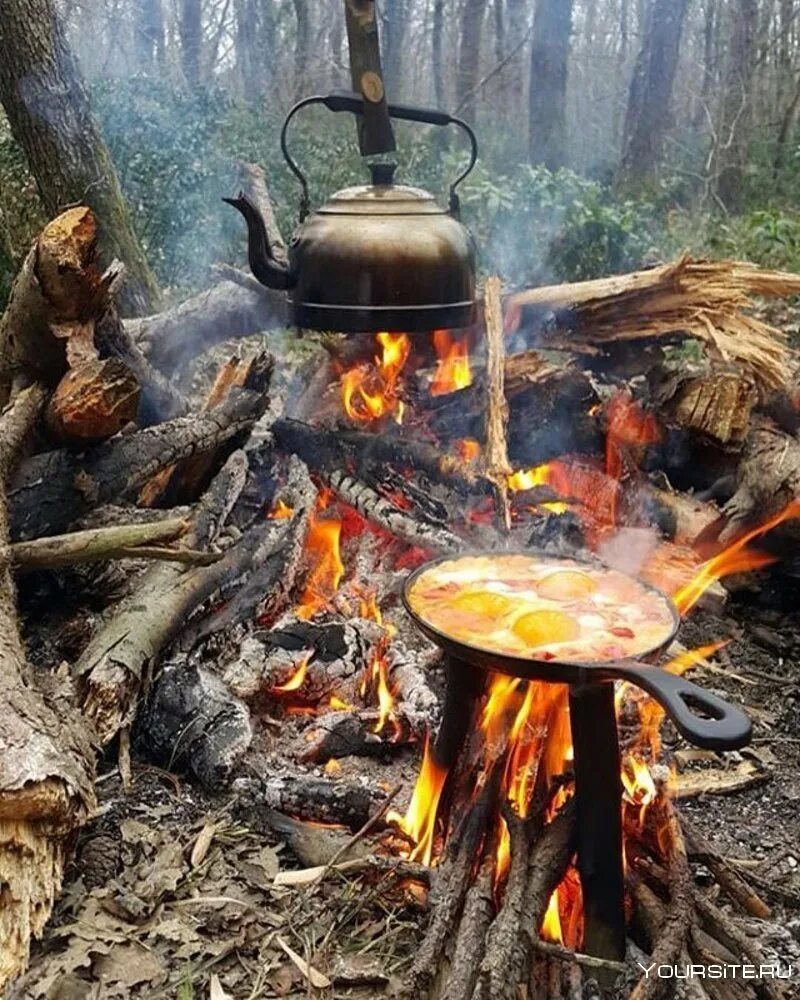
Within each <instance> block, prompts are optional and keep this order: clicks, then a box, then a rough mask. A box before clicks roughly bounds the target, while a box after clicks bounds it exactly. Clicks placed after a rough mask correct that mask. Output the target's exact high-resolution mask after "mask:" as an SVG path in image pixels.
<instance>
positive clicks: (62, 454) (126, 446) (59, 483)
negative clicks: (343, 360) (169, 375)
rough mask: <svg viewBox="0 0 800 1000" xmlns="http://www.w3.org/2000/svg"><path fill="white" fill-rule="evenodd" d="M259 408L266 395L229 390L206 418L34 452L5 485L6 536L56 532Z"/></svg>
mask: <svg viewBox="0 0 800 1000" xmlns="http://www.w3.org/2000/svg"><path fill="white" fill-rule="evenodd" d="M266 406H267V393H252V392H246V391H244V390H236V391H235V392H233V393H231V396H230V398H229V399H228V400H227V401H226V403H225V404H224V405H223V406H221V407H219V408H218V409H216V410H213V411H212V412H210V413H207V414H201V415H197V416H193V417H178V418H176V419H175V420H170V421H168V422H167V423H165V424H159V425H157V426H156V427H148V428H147V429H145V430H142V431H138V432H136V433H135V434H130V435H123V436H122V437H119V438H115V439H114V440H113V441H108V442H105V443H104V444H101V445H97V446H96V447H94V448H91V449H89V450H88V451H87V452H86V453H85V454H83V455H76V454H74V453H72V452H69V451H64V450H60V451H52V452H46V453H44V454H41V455H35V456H34V457H33V458H30V459H28V460H27V461H25V462H23V463H22V464H21V465H20V467H19V469H17V471H16V473H15V475H14V477H13V479H12V482H11V488H10V490H9V503H10V517H11V534H12V538H14V539H15V540H16V539H21V540H24V539H29V538H39V537H41V536H43V535H52V534H55V533H57V532H62V531H64V530H65V529H66V528H68V527H69V525H70V524H71V523H72V522H73V521H75V520H77V519H78V518H79V517H81V516H82V515H84V514H85V513H86V512H87V511H88V510H90V509H91V508H92V507H96V506H98V505H99V504H103V503H109V502H111V501H115V500H118V499H120V498H123V497H125V496H126V495H129V494H131V493H132V492H133V491H135V490H137V489H139V488H140V487H141V486H142V485H143V484H144V483H145V482H147V480H148V479H150V477H151V476H153V475H155V474H156V473H157V472H158V471H159V470H160V469H163V468H165V467H166V466H169V465H174V464H175V462H176V461H178V460H180V459H181V458H185V457H188V456H189V455H194V454H197V453H200V452H205V451H210V450H213V449H214V448H216V447H218V446H219V445H220V444H221V443H222V442H224V441H228V440H230V439H231V438H233V437H235V436H236V435H238V434H240V433H241V432H243V431H248V430H249V429H250V428H251V427H252V426H253V424H254V423H255V422H256V421H257V420H258V419H259V417H260V416H261V415H262V414H263V413H264V411H265V409H266Z"/></svg>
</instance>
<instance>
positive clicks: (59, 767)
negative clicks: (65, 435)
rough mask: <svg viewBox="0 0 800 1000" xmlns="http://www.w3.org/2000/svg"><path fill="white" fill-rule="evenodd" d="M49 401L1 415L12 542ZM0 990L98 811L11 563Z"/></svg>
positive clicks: (1, 806)
mask: <svg viewBox="0 0 800 1000" xmlns="http://www.w3.org/2000/svg"><path fill="white" fill-rule="evenodd" d="M43 403H44V391H43V390H42V388H41V387H39V386H32V387H31V388H29V389H26V390H23V391H22V392H21V393H20V394H19V395H17V397H16V400H15V403H14V405H13V407H12V408H11V409H10V410H8V411H7V412H5V413H4V414H3V416H2V417H1V418H0V544H1V545H2V546H6V545H7V544H8V529H7V524H6V501H5V485H4V484H5V479H6V477H7V475H8V471H9V468H10V467H11V465H12V463H13V462H14V461H15V459H16V454H17V452H18V450H19V448H20V447H21V446H22V443H23V442H24V440H25V439H26V437H27V436H28V433H29V432H30V429H31V427H32V426H33V424H34V422H35V420H36V419H37V417H38V415H39V413H40V411H41V408H42V405H43ZM0 635H2V641H0V702H2V705H3V711H2V713H0V882H2V884H3V886H4V892H3V906H2V907H0V940H1V941H2V942H3V948H2V952H1V953H0V991H2V990H3V989H4V987H5V986H6V984H7V983H8V981H9V980H10V979H11V978H13V977H14V976H16V975H18V974H19V973H20V972H21V971H22V970H23V969H24V968H25V965H26V964H27V961H28V956H29V953H30V945H31V938H32V937H38V936H39V935H41V933H42V930H43V928H44V925H45V923H46V922H47V919H48V918H49V916H50V912H51V910H52V906H53V901H54V899H55V896H56V894H57V893H58V891H59V889H60V887H61V879H62V875H63V870H64V864H65V862H66V860H67V854H68V849H69V843H70V841H71V840H72V839H73V838H74V834H75V831H77V830H78V829H79V828H80V826H81V825H82V824H83V823H85V822H86V821H87V820H88V818H89V816H90V815H91V814H92V812H93V810H94V808H95V797H94V790H93V787H92V782H93V778H94V753H93V750H92V746H91V742H90V735H89V731H88V728H87V727H86V725H85V724H84V723H83V721H82V720H81V719H80V718H79V716H78V715H77V713H75V711H74V710H73V708H72V707H71V691H70V690H69V685H68V684H67V683H66V682H65V680H64V678H63V677H60V676H59V677H56V676H47V677H46V678H44V679H43V680H42V679H39V678H38V677H36V676H35V674H34V673H33V671H32V670H31V668H30V667H29V665H28V663H27V662H26V658H25V651H24V646H23V642H22V637H21V635H20V630H19V624H18V621H17V613H16V600H15V591H14V583H13V579H12V576H11V568H10V565H9V563H8V562H7V561H5V562H4V563H3V564H2V565H0Z"/></svg>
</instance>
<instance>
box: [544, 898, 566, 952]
mask: <svg viewBox="0 0 800 1000" xmlns="http://www.w3.org/2000/svg"><path fill="white" fill-rule="evenodd" d="M558 896H559V891H558V889H554V890H553V895H552V896H551V897H550V902H549V903H548V904H547V910H546V912H545V915H544V919H543V920H542V926H541V928H540V929H539V936H540V937H541V938H542V939H543V940H544V941H552V942H553V943H554V944H563V943H564V937H563V935H562V933H561V914H560V913H559V906H558Z"/></svg>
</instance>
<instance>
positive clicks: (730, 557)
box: [673, 500, 800, 615]
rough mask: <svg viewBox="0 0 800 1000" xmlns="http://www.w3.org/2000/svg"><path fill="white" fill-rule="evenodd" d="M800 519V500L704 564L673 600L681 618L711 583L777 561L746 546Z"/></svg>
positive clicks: (773, 557) (794, 501)
mask: <svg viewBox="0 0 800 1000" xmlns="http://www.w3.org/2000/svg"><path fill="white" fill-rule="evenodd" d="M796 517H800V500H793V501H792V502H791V503H790V504H789V505H788V506H787V507H784V509H783V510H782V511H781V512H780V513H779V514H776V515H775V516H774V517H772V518H770V519H769V520H768V521H765V522H764V523H763V524H761V525H759V526H758V527H757V528H753V529H752V530H751V531H748V532H746V533H745V534H744V535H742V537H741V538H739V539H737V540H736V541H735V542H734V543H733V544H732V545H729V546H728V548H726V549H723V551H722V552H720V553H719V554H718V555H716V556H714V557H713V558H712V559H709V560H708V561H707V562H704V563H703V565H702V566H701V567H700V569H699V570H698V572H697V574H696V576H695V577H694V579H692V580H690V581H689V583H687V584H686V585H685V586H683V587H681V589H680V590H679V591H678V592H677V594H675V595H674V598H673V600H674V601H675V604H676V605H677V607H678V610H679V611H680V613H681V614H682V615H685V614H686V613H687V612H688V611H690V610H691V609H692V608H693V607H694V606H695V604H697V602H698V601H699V600H700V598H701V597H702V596H703V594H704V593H705V592H706V590H708V588H709V587H710V586H711V584H712V583H716V581H717V580H720V579H721V578H722V577H723V576H729V575H730V574H732V573H744V572H746V571H747V570H752V569H760V568H761V567H762V566H769V565H770V564H771V563H774V562H776V561H777V557H775V556H771V555H769V554H767V553H765V552H758V551H756V550H754V549H748V548H747V544H748V542H751V541H752V540H753V539H754V538H757V537H758V536H759V535H763V534H764V533H765V532H767V531H770V530H771V529H772V528H775V527H777V526H778V525H779V524H782V523H783V522H784V521H789V520H791V519H792V518H796Z"/></svg>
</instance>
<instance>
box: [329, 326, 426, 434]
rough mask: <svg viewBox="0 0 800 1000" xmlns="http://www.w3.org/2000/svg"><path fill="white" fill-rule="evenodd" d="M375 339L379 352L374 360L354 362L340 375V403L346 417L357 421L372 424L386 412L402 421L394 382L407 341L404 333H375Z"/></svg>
mask: <svg viewBox="0 0 800 1000" xmlns="http://www.w3.org/2000/svg"><path fill="white" fill-rule="evenodd" d="M375 339H376V341H377V344H378V347H379V348H380V349H381V351H380V354H379V355H378V356H377V357H376V358H375V360H374V362H373V363H372V364H362V365H357V366H356V367H355V368H351V369H350V370H349V371H347V372H345V373H344V375H343V376H342V380H341V385H342V403H343V404H344V409H345V412H346V413H347V415H348V417H350V419H351V420H355V421H357V422H359V423H365V424H368V423H372V421H374V420H378V419H379V418H380V417H383V416H386V415H387V414H391V415H393V416H394V417H395V419H396V420H397V422H398V423H402V421H403V404H402V402H401V400H400V398H399V396H398V381H399V378H400V373H401V372H402V370H403V367H404V366H405V363H406V361H407V360H408V355H409V353H410V352H411V341H410V340H409V338H408V336H407V335H406V334H405V333H379V334H377V336H376V338H375Z"/></svg>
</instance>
